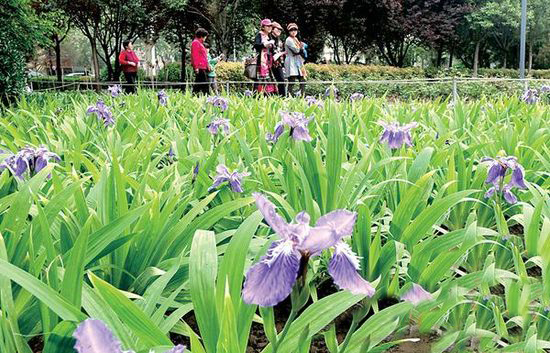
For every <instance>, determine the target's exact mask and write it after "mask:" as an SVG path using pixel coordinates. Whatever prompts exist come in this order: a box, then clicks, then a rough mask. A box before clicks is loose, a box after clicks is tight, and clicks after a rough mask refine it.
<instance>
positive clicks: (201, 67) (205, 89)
mask: <svg viewBox="0 0 550 353" xmlns="http://www.w3.org/2000/svg"><path fill="white" fill-rule="evenodd" d="M206 37H208V31H207V30H206V29H204V28H199V29H197V31H196V32H195V39H194V40H193V42H192V43H191V66H193V70H194V71H195V85H194V86H193V93H204V94H208V93H209V92H210V82H209V81H208V73H209V72H210V65H208V54H207V52H206V48H205V47H204V41H205V40H206Z"/></svg>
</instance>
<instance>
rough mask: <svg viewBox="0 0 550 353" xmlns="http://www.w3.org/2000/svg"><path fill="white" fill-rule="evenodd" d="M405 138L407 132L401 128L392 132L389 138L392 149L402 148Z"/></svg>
mask: <svg viewBox="0 0 550 353" xmlns="http://www.w3.org/2000/svg"><path fill="white" fill-rule="evenodd" d="M404 139H405V133H404V132H403V131H401V130H399V131H396V132H394V133H391V134H390V137H389V138H388V146H389V147H390V148H391V149H396V148H400V147H401V146H403V140H404Z"/></svg>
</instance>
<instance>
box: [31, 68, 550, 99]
mask: <svg viewBox="0 0 550 353" xmlns="http://www.w3.org/2000/svg"><path fill="white" fill-rule="evenodd" d="M187 69H188V70H187V71H188V72H187V74H188V75H187V77H188V78H191V80H192V77H193V73H192V71H191V67H190V66H189V67H187ZM306 69H307V72H308V80H309V81H310V82H311V81H364V80H406V79H423V78H441V77H447V78H448V77H457V78H461V77H463V78H466V77H471V74H472V73H471V70H466V69H462V70H458V69H450V70H435V69H422V68H418V67H406V68H398V67H392V66H374V65H324V64H306ZM243 71H244V68H243V64H242V63H235V62H221V63H219V64H218V65H217V66H216V73H217V77H218V81H246V82H249V83H246V84H231V85H230V87H229V89H230V90H231V91H238V92H244V91H245V90H246V89H252V81H250V80H248V79H247V78H246V77H245V76H244V75H243ZM142 75H143V73H142ZM179 75H180V64H179V63H170V64H167V65H166V66H165V67H164V68H163V69H162V70H160V71H159V74H158V76H157V78H156V80H157V82H163V81H165V82H178V81H179ZM478 76H479V77H483V78H518V72H517V70H511V69H506V70H504V69H480V70H479V75H478ZM530 77H532V78H537V79H547V80H549V82H547V83H546V84H548V83H550V70H532V71H531V74H530ZM142 78H143V77H142ZM74 79H75V81H78V80H79V79H82V80H89V78H74ZM37 81H39V82H40V81H42V82H43V79H40V80H34V81H33V82H35V84H34V86H35V88H37V85H36V82H37ZM67 81H69V80H67ZM334 85H335V86H336V87H337V88H338V90H339V91H340V94H341V95H342V96H348V95H350V94H352V93H355V92H361V93H363V94H365V95H367V96H383V95H386V96H389V97H400V98H430V99H433V98H439V97H443V98H446V97H448V96H449V95H451V94H452V84H451V83H447V82H446V83H392V84H387V83H367V84H363V83H341V84H340V83H339V84H334ZM44 86H45V85H38V87H44ZM167 87H169V86H167ZM82 88H85V86H84V87H82ZM174 88H176V87H174ZM221 88H222V89H226V88H227V86H225V85H224V87H221ZM326 88H327V85H324V84H310V85H308V86H307V88H306V94H308V95H319V94H323V93H324V92H325V90H326ZM457 88H458V90H457V91H458V94H459V96H461V97H464V98H477V97H479V96H481V95H491V96H498V95H516V96H517V95H521V94H522V93H523V84H522V83H520V82H488V83H487V82H468V83H462V82H461V83H459V85H458V87H457ZM535 88H539V87H535Z"/></svg>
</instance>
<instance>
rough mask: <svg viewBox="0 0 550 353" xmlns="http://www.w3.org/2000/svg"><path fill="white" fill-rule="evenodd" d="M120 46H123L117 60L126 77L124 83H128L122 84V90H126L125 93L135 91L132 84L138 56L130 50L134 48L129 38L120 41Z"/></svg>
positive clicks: (134, 81) (134, 80) (135, 74)
mask: <svg viewBox="0 0 550 353" xmlns="http://www.w3.org/2000/svg"><path fill="white" fill-rule="evenodd" d="M122 46H124V50H123V51H121V52H120V55H119V57H118V61H119V62H120V65H121V67H122V72H123V73H124V77H126V83H127V84H128V85H126V86H124V90H125V91H126V93H135V92H136V87H135V86H134V84H135V83H136V80H137V70H138V65H139V58H138V57H137V55H136V53H135V52H134V51H133V50H132V49H133V48H134V47H133V45H132V42H130V41H129V40H125V41H124V42H123V43H122Z"/></svg>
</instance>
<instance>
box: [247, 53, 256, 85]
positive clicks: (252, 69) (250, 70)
mask: <svg viewBox="0 0 550 353" xmlns="http://www.w3.org/2000/svg"><path fill="white" fill-rule="evenodd" d="M257 63H258V57H257V56H254V57H251V58H248V59H244V76H245V77H246V78H248V79H251V80H255V79H256V78H257V77H258V72H257V69H258V64H257Z"/></svg>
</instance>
